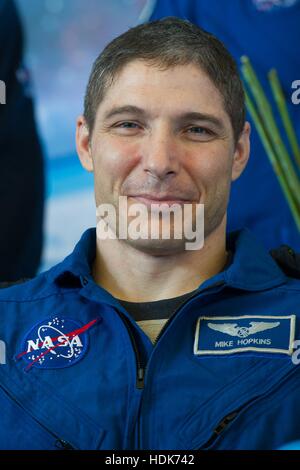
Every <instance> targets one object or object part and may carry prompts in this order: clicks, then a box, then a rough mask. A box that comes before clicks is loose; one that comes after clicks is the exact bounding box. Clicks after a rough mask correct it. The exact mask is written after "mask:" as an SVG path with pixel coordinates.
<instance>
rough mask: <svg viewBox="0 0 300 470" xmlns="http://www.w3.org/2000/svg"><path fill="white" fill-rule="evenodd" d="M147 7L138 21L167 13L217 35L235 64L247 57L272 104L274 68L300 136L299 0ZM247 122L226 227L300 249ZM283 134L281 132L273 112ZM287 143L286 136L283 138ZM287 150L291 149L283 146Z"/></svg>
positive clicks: (177, 0)
mask: <svg viewBox="0 0 300 470" xmlns="http://www.w3.org/2000/svg"><path fill="white" fill-rule="evenodd" d="M148 5H149V8H148V11H147V12H146V11H145V15H144V16H143V18H141V20H143V21H146V20H157V19H161V18H163V17H165V16H177V17H180V18H184V19H187V20H189V21H191V22H193V23H195V24H197V25H199V26H201V27H202V28H204V29H205V30H207V31H209V32H210V33H212V34H214V35H215V36H217V38H219V39H220V40H221V41H222V42H223V43H224V45H225V46H226V47H227V48H228V50H229V51H230V53H231V54H232V56H233V57H234V58H235V60H236V61H237V63H238V64H240V57H241V56H242V55H247V56H249V58H250V60H251V62H252V64H253V66H254V68H255V70H256V72H257V75H258V78H259V80H260V81H261V83H262V85H263V87H264V90H265V92H266V94H267V96H268V98H269V100H270V102H271V103H272V104H273V107H274V109H276V105H275V102H274V99H273V97H272V93H271V91H270V85H269V83H268V79H267V74H268V72H269V70H270V69H271V68H273V67H274V68H276V69H277V71H278V74H279V78H280V80H281V83H282V87H283V92H284V95H285V98H286V103H287V106H288V109H289V112H290V115H291V118H292V120H293V123H294V125H295V129H296V133H297V136H298V139H299V138H300V105H295V104H293V103H292V99H291V97H292V94H293V92H294V91H295V90H293V89H292V83H293V82H294V81H295V80H297V79H299V70H300V54H299V42H300V28H299V24H300V1H298V2H297V3H295V4H294V5H293V6H290V7H279V6H277V7H276V8H274V9H272V10H271V11H269V12H261V11H258V10H257V9H256V7H255V6H254V3H253V0H228V1H226V2H223V1H221V0H156V1H155V0H149V2H148ZM247 119H248V120H249V121H250V122H251V127H252V132H251V153H250V159H249V162H248V165H247V167H246V169H245V171H244V173H243V174H242V175H241V177H240V178H239V179H238V180H237V181H235V182H234V183H233V185H232V189H231V198H230V204H229V208H228V230H229V231H232V230H236V229H239V228H241V227H247V228H248V229H249V230H251V231H252V232H253V233H255V234H256V235H257V236H258V237H259V239H260V240H262V242H263V243H264V245H265V247H266V248H269V249H270V248H273V247H275V246H278V245H280V244H282V243H284V244H288V245H290V246H292V247H293V248H294V249H295V250H296V251H300V234H299V231H298V229H297V227H296V224H295V222H294V220H293V217H292V215H291V211H290V209H289V207H288V204H287V202H286V199H285V197H284V194H283V192H282V189H281V186H280V184H279V182H278V179H277V177H276V175H275V173H274V171H273V169H272V167H271V164H270V162H269V159H268V157H267V154H266V152H265V150H264V147H263V145H262V143H261V141H260V138H259V136H258V133H257V131H256V128H255V125H254V123H253V121H252V119H251V117H250V116H249V115H248V116H247ZM275 119H276V120H277V123H278V125H279V129H280V131H281V134H282V135H285V132H284V130H283V127H282V123H281V120H280V119H279V116H278V112H275ZM284 141H285V143H286V144H287V139H286V138H285V139H284ZM287 148H288V150H289V153H291V152H290V147H289V145H288V144H287Z"/></svg>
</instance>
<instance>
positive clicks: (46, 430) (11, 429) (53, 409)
mask: <svg viewBox="0 0 300 470" xmlns="http://www.w3.org/2000/svg"><path fill="white" fill-rule="evenodd" d="M21 373H22V372H21ZM12 375H14V374H12ZM26 375H27V374H26ZM15 379H16V377H15ZM25 383H26V385H25ZM23 385H24V387H22V386H21V384H20V383H18V381H17V380H14V377H11V374H9V375H8V374H7V373H4V372H3V368H1V369H0V409H1V415H0V449H3V450H22V449H26V450H27V449H28V450H57V449H82V450H84V449H87V450H96V449H99V448H100V447H101V443H102V441H103V438H104V436H105V430H104V429H102V428H100V427H99V426H98V425H97V424H96V423H94V422H93V421H92V420H91V419H90V418H89V417H88V416H87V415H85V414H84V413H83V412H82V411H81V410H79V409H78V408H76V407H73V405H72V407H71V406H70V405H69V403H66V402H65V401H64V400H62V398H61V397H59V396H57V395H55V394H53V393H51V392H50V391H49V390H48V387H47V386H46V384H44V383H43V382H42V381H39V382H38V383H37V382H36V381H35V380H33V379H32V378H28V377H26V382H25V381H24V383H23Z"/></svg>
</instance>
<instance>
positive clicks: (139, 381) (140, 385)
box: [136, 367, 145, 389]
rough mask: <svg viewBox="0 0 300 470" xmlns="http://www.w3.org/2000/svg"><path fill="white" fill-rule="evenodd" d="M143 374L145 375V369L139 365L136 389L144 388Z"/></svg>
mask: <svg viewBox="0 0 300 470" xmlns="http://www.w3.org/2000/svg"><path fill="white" fill-rule="evenodd" d="M144 375H145V370H144V369H143V368H142V367H139V368H138V371H137V381H136V388H138V389H142V388H144Z"/></svg>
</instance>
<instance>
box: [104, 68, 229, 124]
mask: <svg viewBox="0 0 300 470" xmlns="http://www.w3.org/2000/svg"><path fill="white" fill-rule="evenodd" d="M128 104H129V105H133V106H139V107H143V108H147V110H148V111H150V112H151V111H152V112H153V113H154V114H157V113H159V114H161V113H163V112H165V113H170V114H172V113H178V112H180V111H181V110H183V109H184V111H186V110H187V109H192V110H194V111H197V110H198V111H200V112H207V113H210V114H213V113H214V114H218V116H219V117H223V119H225V120H226V119H227V120H228V119H229V117H228V116H227V113H226V112H225V109H224V102H223V98H222V95H221V93H220V92H219V90H218V89H217V88H216V86H215V85H214V83H213V82H212V80H211V79H210V78H209V77H208V75H207V74H206V73H205V72H204V71H203V70H202V69H201V68H200V67H199V66H197V65H195V64H187V65H176V66H174V67H170V68H167V69H161V68H159V67H158V66H156V65H150V64H147V63H145V62H144V61H141V60H135V61H132V62H130V63H128V64H126V65H125V66H124V67H123V68H122V70H121V71H120V72H119V73H118V74H117V75H116V77H115V78H114V81H113V83H112V85H111V86H110V87H109V88H108V89H107V90H106V93H105V95H104V98H103V100H102V102H101V103H100V105H99V108H98V113H99V114H100V115H101V114H102V113H105V112H107V110H108V109H109V108H110V107H114V106H122V105H128Z"/></svg>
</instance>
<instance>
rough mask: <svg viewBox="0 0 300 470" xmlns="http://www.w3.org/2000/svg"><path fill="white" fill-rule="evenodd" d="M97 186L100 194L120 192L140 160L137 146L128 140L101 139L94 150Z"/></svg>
mask: <svg viewBox="0 0 300 470" xmlns="http://www.w3.org/2000/svg"><path fill="white" fill-rule="evenodd" d="M93 159H94V175H95V186H96V188H97V192H98V194H101V193H103V192H107V191H109V192H111V193H112V192H114V190H115V189H117V190H118V188H119V187H120V185H121V184H122V183H123V181H124V179H125V178H126V177H127V175H128V174H129V173H130V172H131V170H132V169H133V168H134V167H135V165H136V164H137V162H138V160H139V152H138V148H137V146H136V145H133V144H132V143H129V142H128V141H126V139H122V140H121V141H118V142H116V140H114V139H110V138H106V139H101V143H100V141H99V142H96V143H95V147H94V149H93Z"/></svg>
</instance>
